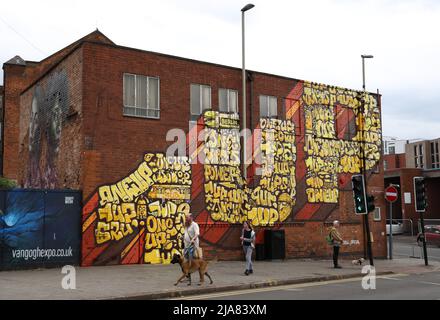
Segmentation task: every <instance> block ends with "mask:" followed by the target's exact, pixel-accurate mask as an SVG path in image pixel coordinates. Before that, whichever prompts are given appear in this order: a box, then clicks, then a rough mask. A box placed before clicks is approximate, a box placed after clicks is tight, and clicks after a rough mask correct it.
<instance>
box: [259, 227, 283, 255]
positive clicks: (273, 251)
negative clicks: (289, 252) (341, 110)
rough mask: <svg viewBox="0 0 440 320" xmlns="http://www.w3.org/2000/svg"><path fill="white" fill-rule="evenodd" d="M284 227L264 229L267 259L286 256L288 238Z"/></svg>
mask: <svg viewBox="0 0 440 320" xmlns="http://www.w3.org/2000/svg"><path fill="white" fill-rule="evenodd" d="M285 238H286V237H285V232H284V229H279V230H272V229H266V230H264V249H265V250H264V256H265V259H267V260H273V259H285V258H286V239H285Z"/></svg>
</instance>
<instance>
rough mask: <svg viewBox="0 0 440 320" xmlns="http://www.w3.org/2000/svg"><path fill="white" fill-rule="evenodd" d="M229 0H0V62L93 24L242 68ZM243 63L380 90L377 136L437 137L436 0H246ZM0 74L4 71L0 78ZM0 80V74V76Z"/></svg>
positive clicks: (439, 54)
mask: <svg viewBox="0 0 440 320" xmlns="http://www.w3.org/2000/svg"><path fill="white" fill-rule="evenodd" d="M246 3H248V2H246V1H237V0H235V1H233V0H221V1H213V0H184V1H182V0H179V1H178V0H160V1H159V0H154V1H153V0H143V1H134V0H124V1H120V0H117V1H116V0H106V1H91V0H88V1H83V0H70V1H69V0H66V1H61V0H58V1H55V0H41V1H30V0H25V1H23V0H22V1H19V2H16V1H7V2H3V3H2V4H1V11H0V35H1V37H0V39H1V40H0V61H1V62H6V61H7V60H9V59H10V58H12V57H13V56H15V55H20V56H21V57H22V58H23V59H25V60H35V61H39V60H41V59H43V58H45V57H46V56H48V55H50V54H52V53H54V52H55V51H57V50H59V49H61V48H63V47H65V46H66V45H68V44H70V43H71V42H73V41H75V40H77V39H79V38H81V37H83V36H84V35H86V34H87V33H90V32H91V31H93V30H94V29H96V28H97V27H98V28H99V30H100V31H102V32H103V33H104V34H105V35H107V36H108V37H109V38H110V39H112V40H113V41H114V42H115V43H117V44H120V45H124V46H129V47H134V48H139V49H144V50H151V51H157V52H162V53H167V54H172V55H178V56H182V57H187V58H193V59H198V60H203V61H208V62H214V63H220V64H225V65H231V66H234V67H241V12H240V9H241V8H242V7H243V6H244V5H245V4H246ZM252 3H254V4H255V8H254V9H252V10H251V11H248V12H247V14H246V67H247V68H249V69H252V70H256V71H262V72H268V73H274V74H279V75H284V76H288V77H293V78H298V79H304V80H310V81H314V82H322V83H326V84H332V85H337V86H342V87H348V88H353V89H361V87H362V69H361V57H360V55H361V54H363V53H365V54H373V55H374V56H375V57H374V59H372V60H367V61H366V62H367V64H366V71H367V73H366V75H367V90H369V91H373V92H375V91H376V90H377V89H379V90H380V92H381V93H382V94H383V101H382V107H383V108H382V110H383V116H382V117H383V133H384V135H387V136H395V137H398V138H401V139H414V138H428V139H429V138H436V137H440V112H439V111H438V110H439V108H440V103H439V101H440V62H439V61H440V35H439V31H440V1H438V0H356V1H348V0H307V1H305V0H301V1H296V0H290V1H284V0H270V1H269V0H252ZM1 79H3V73H2V74H1ZM0 81H1V82H3V80H0Z"/></svg>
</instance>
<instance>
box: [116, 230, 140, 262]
mask: <svg viewBox="0 0 440 320" xmlns="http://www.w3.org/2000/svg"><path fill="white" fill-rule="evenodd" d="M144 232H145V227H143V228H142V229H141V231H140V232H138V234H137V235H136V237H134V238H133V240H131V242H130V243H129V244H128V246H127V247H126V248H125V249H124V250H123V251H122V253H121V258H124V257H125V255H126V254H127V253H128V252H129V251H130V250H131V249H132V248H133V246H134V245H135V244H136V242H137V241H138V240H139V237H141V236H142V234H143V233H144Z"/></svg>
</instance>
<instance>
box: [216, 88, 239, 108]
mask: <svg viewBox="0 0 440 320" xmlns="http://www.w3.org/2000/svg"><path fill="white" fill-rule="evenodd" d="M218 105H219V110H220V112H228V113H238V107H237V105H238V92H237V90H232V89H219V90H218Z"/></svg>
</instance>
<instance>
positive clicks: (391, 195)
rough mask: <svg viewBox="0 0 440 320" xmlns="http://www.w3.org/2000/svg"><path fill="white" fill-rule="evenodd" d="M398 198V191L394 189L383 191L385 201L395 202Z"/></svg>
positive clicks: (389, 188)
mask: <svg viewBox="0 0 440 320" xmlns="http://www.w3.org/2000/svg"><path fill="white" fill-rule="evenodd" d="M398 197H399V194H398V191H397V189H396V188H395V187H393V186H389V187H387V188H386V189H385V200H387V201H389V202H395V201H396V200H397V198H398Z"/></svg>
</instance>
